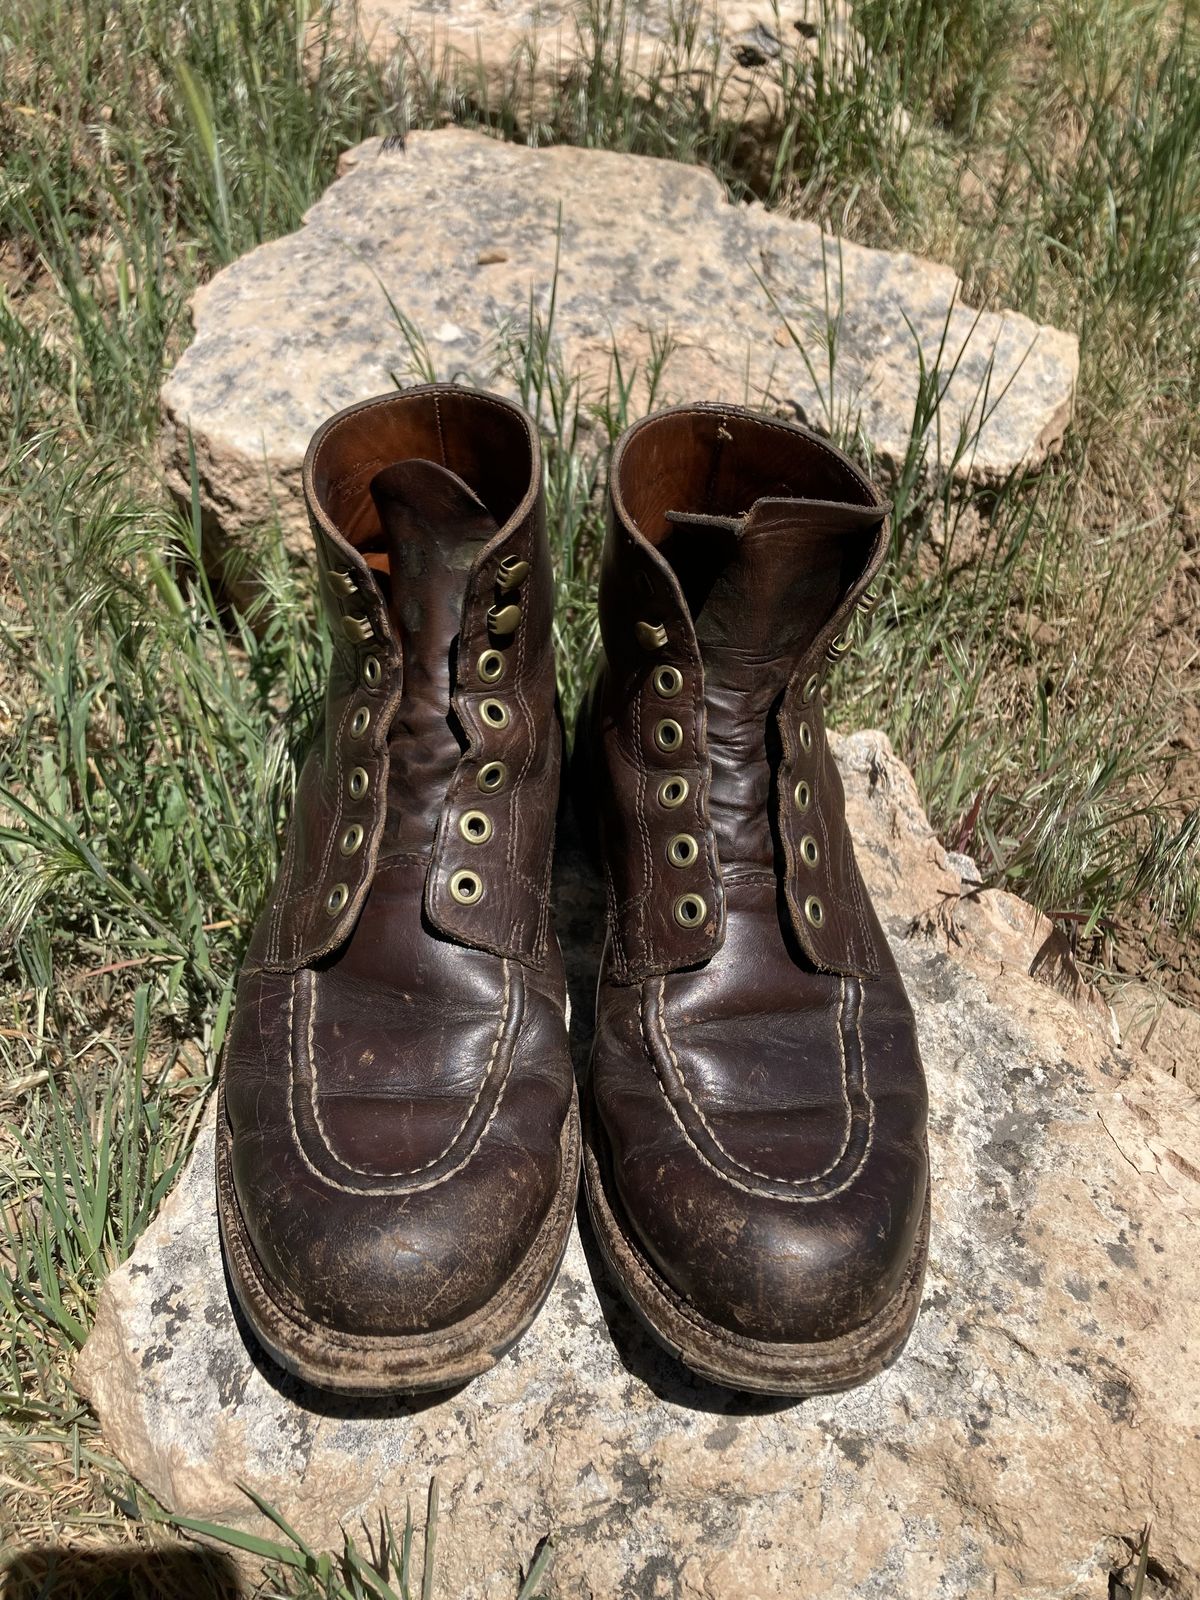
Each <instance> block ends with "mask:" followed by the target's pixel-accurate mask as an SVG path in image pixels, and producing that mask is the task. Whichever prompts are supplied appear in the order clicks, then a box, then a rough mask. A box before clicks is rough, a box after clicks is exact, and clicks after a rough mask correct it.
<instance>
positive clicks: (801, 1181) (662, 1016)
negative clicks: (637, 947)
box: [658, 978, 861, 1188]
mask: <svg viewBox="0 0 1200 1600" xmlns="http://www.w3.org/2000/svg"><path fill="white" fill-rule="evenodd" d="M665 989H666V981H665V979H663V978H660V979H659V980H658V1026H659V1031H660V1032H661V1034H662V1037H663V1043H664V1044H665V1045H666V1047H667V1054H668V1055H669V1056H670V1057H671V1065H672V1066H673V1067H674V1068H675V1072H676V1075H677V1076H678V1078H679V1082H680V1084H681V1086H682V1088H683V1092H684V1094H685V1095H686V1096H687V1102H688V1104H689V1105H690V1106H691V1108H692V1110H693V1111H694V1112H695V1113H696V1117H697V1120H698V1121H699V1123H700V1126H701V1127H702V1128H703V1129H704V1131H705V1133H706V1134H707V1135H708V1137H709V1138H710V1139H711V1140H712V1142H713V1144H715V1145H716V1147H717V1149H718V1150H719V1151H720V1152H721V1154H722V1155H723V1156H724V1157H725V1159H726V1161H728V1162H729V1163H730V1165H731V1166H734V1167H737V1168H738V1170H739V1171H741V1172H745V1173H746V1174H748V1176H750V1177H751V1178H765V1179H766V1180H767V1182H768V1183H786V1184H790V1185H791V1187H792V1188H801V1187H807V1186H809V1185H811V1184H814V1183H819V1182H820V1180H821V1179H822V1178H827V1177H828V1176H829V1174H830V1173H831V1172H832V1171H833V1169H834V1168H835V1167H836V1166H837V1164H838V1163H839V1162H840V1161H841V1160H842V1158H843V1157H844V1156H845V1154H846V1151H847V1150H848V1149H849V1148H850V1136H851V1134H852V1133H853V1131H854V1112H853V1109H852V1107H851V1105H850V1092H849V1089H848V1088H847V1085H846V1071H847V1066H846V1041H845V1039H844V1038H843V1035H842V1030H843V1028H844V1026H845V1020H846V980H845V979H844V978H843V979H842V980H841V995H840V998H839V1001H838V1049H839V1051H840V1052H841V1057H842V1104H843V1105H844V1106H845V1107H846V1132H845V1136H844V1137H843V1139H842V1147H841V1149H840V1150H839V1151H838V1153H837V1155H836V1156H834V1158H833V1160H832V1161H831V1162H830V1163H829V1164H828V1166H825V1167H822V1168H821V1170H820V1172H812V1173H809V1174H808V1175H807V1176H806V1177H803V1178H783V1177H779V1176H778V1175H777V1174H775V1173H773V1172H760V1171H759V1170H758V1168H757V1167H750V1166H747V1165H746V1163H745V1162H744V1161H739V1160H738V1158H737V1157H736V1156H735V1155H734V1154H733V1152H732V1151H730V1150H727V1149H726V1148H725V1146H724V1145H723V1144H722V1143H721V1141H720V1139H718V1138H717V1135H716V1134H715V1133H714V1131H713V1128H712V1125H711V1123H710V1122H709V1120H708V1118H707V1117H706V1116H705V1115H704V1113H703V1111H701V1109H700V1107H699V1106H698V1105H697V1103H696V1100H695V1098H694V1096H693V1094H692V1091H691V1089H689V1087H688V1082H687V1079H686V1078H685V1077H684V1074H683V1069H682V1067H681V1066H680V1065H679V1057H678V1056H677V1055H676V1054H675V1047H674V1046H673V1045H672V1043H671V1035H670V1033H669V1032H668V1031H667V1017H666V1009H665V1006H664V1002H663V996H664V991H665ZM860 1039H861V1036H860ZM708 1164H709V1166H712V1162H711V1161H710V1162H709V1163H708ZM713 1170H714V1171H716V1170H719V1169H717V1168H715V1167H714V1169H713Z"/></svg>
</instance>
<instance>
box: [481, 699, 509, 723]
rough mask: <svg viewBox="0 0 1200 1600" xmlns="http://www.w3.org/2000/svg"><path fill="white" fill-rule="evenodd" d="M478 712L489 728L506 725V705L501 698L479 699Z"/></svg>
mask: <svg viewBox="0 0 1200 1600" xmlns="http://www.w3.org/2000/svg"><path fill="white" fill-rule="evenodd" d="M479 714H480V716H481V717H482V718H483V720H484V721H485V722H486V723H487V725H488V727H489V728H507V727H508V707H507V706H506V705H505V704H504V701H503V700H482V701H480V704H479Z"/></svg>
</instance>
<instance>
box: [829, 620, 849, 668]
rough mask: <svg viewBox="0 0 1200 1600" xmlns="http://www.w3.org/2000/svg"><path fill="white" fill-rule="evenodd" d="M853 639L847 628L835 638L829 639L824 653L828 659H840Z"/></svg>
mask: <svg viewBox="0 0 1200 1600" xmlns="http://www.w3.org/2000/svg"><path fill="white" fill-rule="evenodd" d="M853 643H854V639H853V636H852V635H851V632H850V630H849V628H846V629H845V630H844V631H843V632H841V633H839V634H838V636H837V638H836V639H831V640H830V642H829V648H828V649H827V650H826V652H825V655H826V657H827V658H828V659H829V660H830V661H840V660H841V659H842V657H843V656H844V655H845V654H846V652H847V651H848V650H849V649H850V647H851V646H852V645H853Z"/></svg>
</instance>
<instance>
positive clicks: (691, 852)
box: [667, 833, 700, 867]
mask: <svg viewBox="0 0 1200 1600" xmlns="http://www.w3.org/2000/svg"><path fill="white" fill-rule="evenodd" d="M699 854H700V846H699V845H698V844H697V843H696V841H695V839H694V838H693V837H692V835H691V834H690V833H677V834H676V835H675V837H674V838H673V839H672V840H671V841H670V843H669V844H668V845H667V860H668V861H669V862H670V863H671V865H672V866H673V867H691V866H694V865H695V862H696V858H697V856H699Z"/></svg>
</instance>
